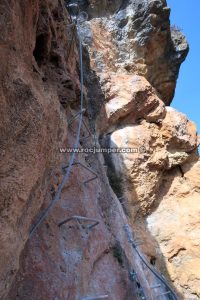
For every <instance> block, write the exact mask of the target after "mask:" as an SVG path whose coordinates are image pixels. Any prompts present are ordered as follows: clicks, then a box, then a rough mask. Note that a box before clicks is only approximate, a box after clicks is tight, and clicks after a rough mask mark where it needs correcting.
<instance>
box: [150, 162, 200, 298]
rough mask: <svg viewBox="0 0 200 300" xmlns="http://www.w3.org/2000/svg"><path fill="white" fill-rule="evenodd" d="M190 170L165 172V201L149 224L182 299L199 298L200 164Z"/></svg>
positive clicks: (163, 195)
mask: <svg viewBox="0 0 200 300" xmlns="http://www.w3.org/2000/svg"><path fill="white" fill-rule="evenodd" d="M182 168H183V170H184V165H183V166H182ZM187 169H188V171H187V172H186V173H185V174H186V175H185V174H184V177H181V174H180V175H179V176H178V174H177V173H176V176H175V172H174V171H173V172H170V173H167V174H166V176H165V177H164V183H163V185H162V187H161V188H160V193H159V197H161V199H162V200H161V202H160V204H159V206H158V208H157V209H156V210H155V211H154V212H153V213H152V214H151V215H150V216H149V217H148V218H147V224H148V230H149V233H150V234H151V235H152V236H153V237H154V238H155V239H156V241H157V243H158V245H159V253H160V254H159V255H158V259H159V258H160V259H161V260H162V257H163V258H164V264H165V267H166V269H165V274H166V275H167V276H168V277H170V278H171V279H172V280H173V281H174V282H175V283H176V288H177V290H178V292H179V293H180V294H181V295H184V296H183V299H199V297H200V289H199V280H200V259H199V245H200V232H199V230H200V228H199V218H200V197H199V187H200V182H199V171H200V163H199V162H197V163H195V164H194V163H192V164H187ZM176 172H177V171H176ZM183 173H184V171H183ZM189 173H190V174H189Z"/></svg>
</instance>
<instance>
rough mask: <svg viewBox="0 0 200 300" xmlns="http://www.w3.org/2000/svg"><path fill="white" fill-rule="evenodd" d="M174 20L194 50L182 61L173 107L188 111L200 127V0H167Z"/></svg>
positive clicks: (172, 20) (186, 112) (199, 127)
mask: <svg viewBox="0 0 200 300" xmlns="http://www.w3.org/2000/svg"><path fill="white" fill-rule="evenodd" d="M167 3H168V6H169V7H171V18H170V19H171V24H172V25H173V24H175V25H177V26H178V27H180V28H181V29H182V31H183V33H184V34H185V36H186V38H187V40H188V42H189V45H190V52H189V54H188V56H187V58H186V60H185V62H184V63H183V64H182V66H181V69H180V74H179V79H178V83H177V88H176V94H175V97H174V100H173V102H172V104H171V106H172V107H174V108H176V109H177V110H179V111H181V112H183V113H185V114H186V115H187V116H188V118H189V119H191V120H192V121H194V122H195V123H196V125H197V127H198V131H199V130H200V74H199V68H200V66H199V60H200V0H190V1H188V0H167Z"/></svg>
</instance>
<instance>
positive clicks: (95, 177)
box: [63, 161, 98, 184]
mask: <svg viewBox="0 0 200 300" xmlns="http://www.w3.org/2000/svg"><path fill="white" fill-rule="evenodd" d="M72 165H73V166H75V165H80V166H81V167H83V168H84V169H86V170H87V171H89V172H90V173H92V174H93V175H94V177H92V178H90V179H88V180H86V181H84V182H83V184H86V183H89V182H91V181H93V180H95V179H97V178H98V175H97V174H96V173H95V172H94V171H93V170H91V169H90V168H88V167H87V166H85V165H84V164H82V163H81V162H79V161H77V162H74V163H73V164H72ZM66 168H68V166H66V167H63V169H66Z"/></svg>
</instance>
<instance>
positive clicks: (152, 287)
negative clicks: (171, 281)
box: [150, 284, 161, 289]
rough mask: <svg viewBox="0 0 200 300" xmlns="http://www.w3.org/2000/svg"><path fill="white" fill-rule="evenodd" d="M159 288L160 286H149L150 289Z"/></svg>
mask: <svg viewBox="0 0 200 300" xmlns="http://www.w3.org/2000/svg"><path fill="white" fill-rule="evenodd" d="M160 287H161V284H157V285H152V286H150V288H151V289H157V288H160Z"/></svg>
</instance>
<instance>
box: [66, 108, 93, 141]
mask: <svg viewBox="0 0 200 300" xmlns="http://www.w3.org/2000/svg"><path fill="white" fill-rule="evenodd" d="M85 111H86V109H85V108H83V109H82V110H81V111H79V112H78V113H77V114H75V116H73V117H72V118H71V119H70V121H69V123H68V127H71V125H72V124H73V122H74V121H75V120H76V118H77V117H78V116H79V115H80V114H83V113H84V112H85ZM82 122H83V125H84V126H85V129H86V130H87V132H88V135H87V136H84V137H82V138H80V141H83V140H85V139H87V138H89V137H90V136H91V132H90V130H89V128H88V126H87V125H86V123H85V121H84V120H83V121H82Z"/></svg>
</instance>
